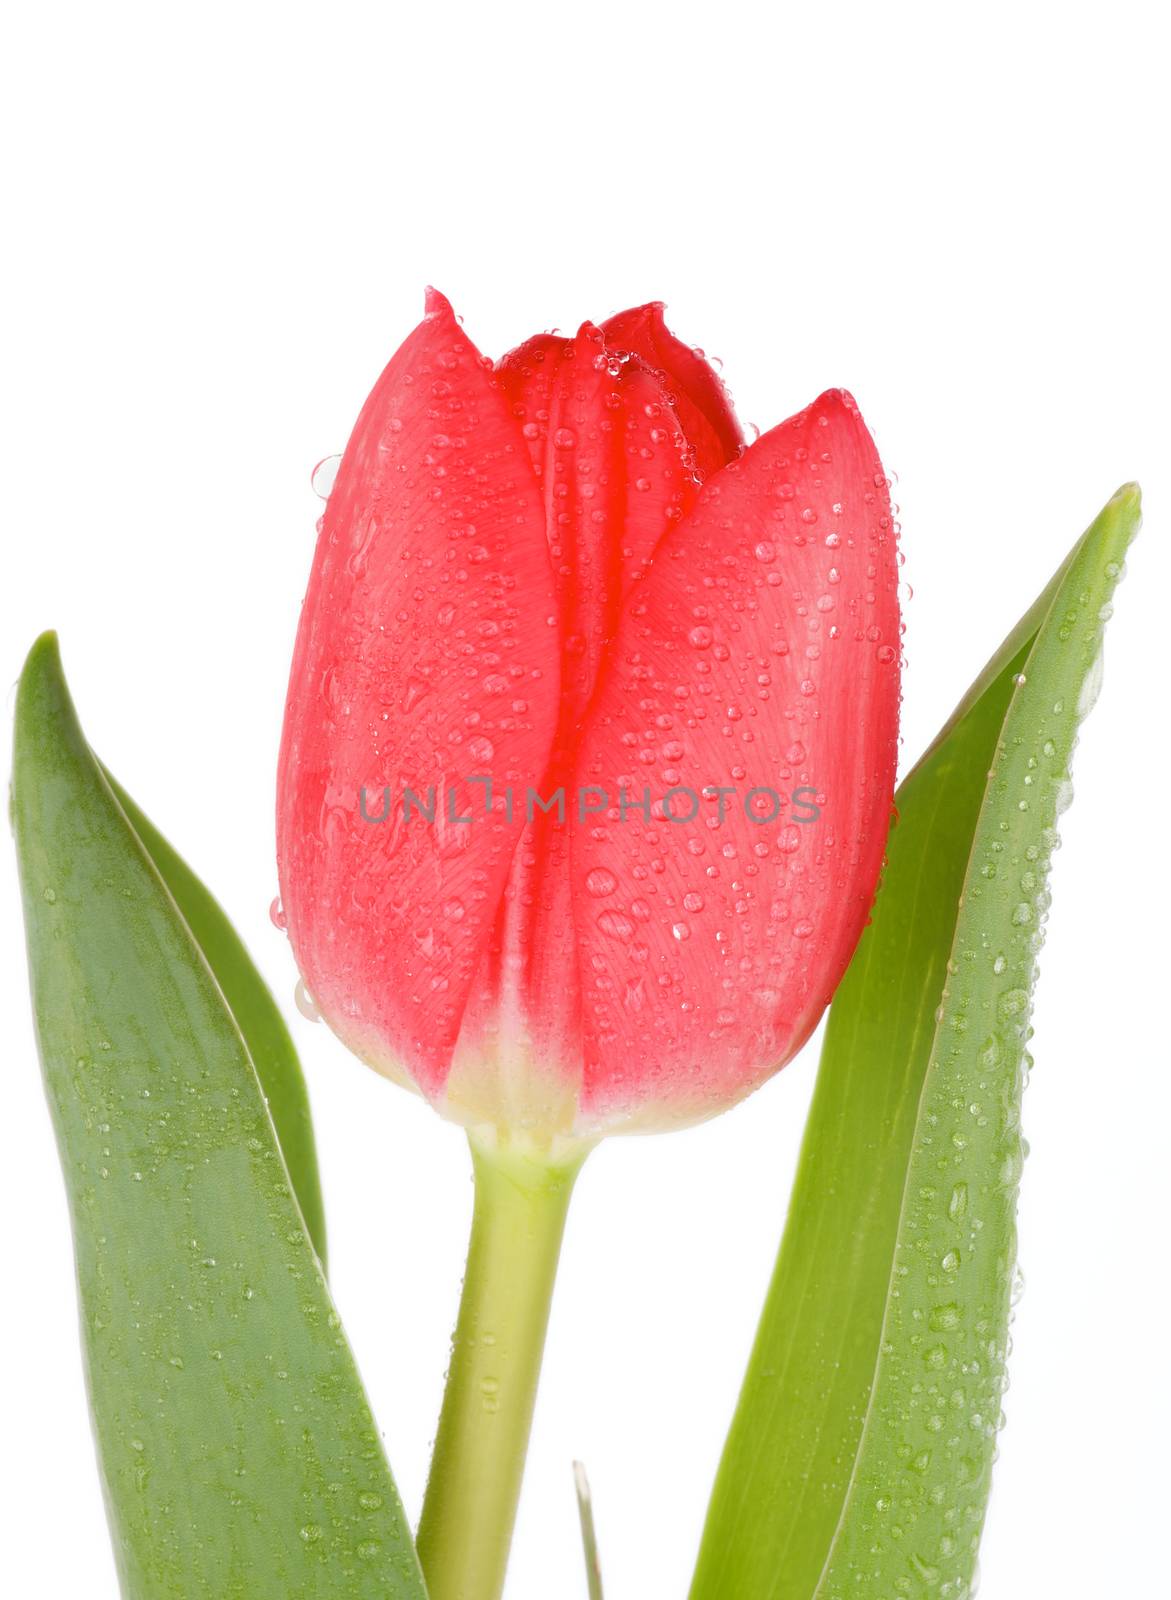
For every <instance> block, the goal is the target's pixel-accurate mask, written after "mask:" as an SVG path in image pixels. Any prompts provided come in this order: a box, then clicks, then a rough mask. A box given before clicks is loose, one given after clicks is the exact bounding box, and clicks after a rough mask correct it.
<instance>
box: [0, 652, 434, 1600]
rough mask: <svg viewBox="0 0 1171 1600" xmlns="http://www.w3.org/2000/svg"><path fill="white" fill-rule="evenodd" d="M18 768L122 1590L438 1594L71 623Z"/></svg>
mask: <svg viewBox="0 0 1171 1600" xmlns="http://www.w3.org/2000/svg"><path fill="white" fill-rule="evenodd" d="M13 774H14V775H13V820H14V826H15V832H16V840H17V851H18V855H19V859H20V872H21V882H22V889H23V896H24V907H25V922H26V929H27V935H28V944H29V959H30V968H31V974H32V991H33V1006H34V1011H35V1015H36V1024H37V1034H38V1040H39V1044H40V1051H41V1060H42V1065H43V1068H44V1075H45V1083H46V1088H47V1092H48V1098H49V1104H50V1109H51V1111H52V1115H53V1120H54V1124H55V1127H56V1132H57V1139H58V1145H59V1148H60V1152H61V1160H62V1167H63V1171H64V1176H65V1182H66V1188H67V1190H68V1195H69V1202H70V1209H71V1213H72V1219H73V1230H74V1241H75V1248H76V1256H77V1273H78V1284H79V1292H80V1302H81V1324H82V1335H83V1344H84V1350H85V1360H86V1368H87V1376H88V1381H89V1391H90V1400H91V1407H92V1412H93V1420H94V1429H95V1434H96V1439H97V1447H98V1457H99V1464H100V1469H101V1475H102V1481H103V1487H104V1490H105V1496H106V1503H107V1509H108V1513H109V1517H110V1523H111V1529H112V1533H113V1542H114V1552H115V1558H116V1561H117V1565H118V1570H119V1575H120V1579H121V1584H122V1592H123V1594H124V1595H125V1596H126V1597H127V1600H245V1597H247V1600H422V1597H423V1595H424V1590H423V1584H422V1580H421V1578H420V1575H419V1569H418V1564H417V1561H416V1558H415V1554H414V1549H413V1546H412V1542H411V1537H410V1533H409V1530H408V1528H407V1526H406V1523H405V1520H404V1517H403V1513H402V1508H401V1505H400V1503H399V1499H398V1495H397V1493H396V1490H395V1486H394V1483H393V1481H392V1479H391V1476H390V1472H389V1469H388V1467H387V1465H386V1461H385V1457H384V1456H383V1453H382V1447H381V1444H380V1441H379V1436H378V1432H377V1428H376V1425H375V1423H374V1421H373V1419H372V1417H371V1414H370V1408H369V1404H368V1402H367V1399H366V1396H365V1394H364V1392H363V1389H362V1385H361V1381H360V1379H359V1377H358V1373H357V1370H356V1368H355V1366H354V1361H353V1357H352V1355H351V1354H350V1350H349V1347H348V1346H347V1344H346V1341H345V1337H344V1335H343V1333H342V1331H341V1328H340V1324H339V1321H338V1317H337V1314H336V1312H335V1310H334V1307H333V1304H332V1301H331V1300H330V1296H329V1291H328V1289H327V1287H326V1284H325V1281H324V1278H323V1275H322V1270H321V1266H320V1262H319V1260H318V1257H317V1255H316V1252H315V1251H314V1249H313V1247H312V1245H311V1243H310V1240H309V1238H308V1236H307V1234H306V1231H305V1226H304V1221H303V1218H302V1212H301V1208H300V1206H299V1205H298V1203H297V1200H296V1197H295V1195H294V1192H293V1189H292V1186H291V1184H290V1181H289V1176H288V1173H287V1171H286V1168H285V1164H284V1162H283V1160H282V1158H281V1152H280V1148H279V1146H278V1143H277V1139H276V1135H275V1132H274V1126H273V1122H272V1119H271V1118H270V1116H269V1113H268V1111H267V1109H266V1107H265V1103H264V1098H263V1095H262V1093H261V1088H260V1084H259V1082H258V1079H257V1075H256V1071H255V1070H254V1067H253V1063H252V1061H251V1060H250V1058H249V1055H248V1052H247V1049H246V1048H245V1045H244V1040H243V1037H242V1035H241V1032H240V1030H239V1029H238V1028H237V1025H236V1022H235V1020H234V1019H233V1016H232V1013H231V1011H230V1010H229V1008H228V1005H227V1004H226V1002H225V998H224V994H223V993H222V992H221V989H220V987H219V985H218V984H217V982H216V981H215V978H214V977H213V975H212V971H211V968H210V967H209V966H208V964H207V963H206V962H205V960H204V958H203V956H202V955H201V953H200V951H199V948H198V946H197V944H196V943H195V940H194V939H193V937H192V933H191V931H190V929H189V928H188V925H187V923H186V922H185V921H184V919H183V917H182V916H181V915H180V913H179V911H178V908H177V906H176V903H175V901H174V900H173V899H172V897H171V894H170V892H169V891H168V889H167V887H166V885H165V884H164V882H163V879H162V877H160V874H159V872H158V871H157V870H156V867H155V865H154V863H153V862H152V860H151V858H150V855H149V854H148V853H147V851H146V850H145V849H144V847H143V845H142V843H141V841H140V839H139V837H138V835H137V834H136V833H135V831H134V830H133V829H132V827H131V825H130V823H129V821H128V819H127V815H126V812H125V811H124V810H123V809H122V807H121V805H120V804H119V803H118V801H117V800H116V798H115V796H114V793H113V791H112V790H111V788H110V786H109V784H108V783H107V781H106V779H105V777H104V775H103V774H102V772H101V769H100V768H99V766H98V764H97V762H96V761H95V760H94V758H93V756H92V754H91V752H90V750H89V748H88V746H87V744H86V742H85V738H84V736H83V734H82V732H81V729H80V727H79V726H78V723H77V719H76V716H75V714H74V711H73V706H72V703H71V701H70V698H69V694H68V691H67V689H66V687H65V682H64V679H63V677H62V674H61V669H60V661H59V657H58V653H57V647H56V641H55V639H54V638H53V637H52V636H51V635H46V636H44V637H43V638H42V639H41V640H39V641H38V643H37V644H36V645H35V646H34V648H33V650H32V652H31V654H30V656H29V659H28V662H27V664H26V666H25V670H24V673H23V675H22V678H21V682H20V687H19V691H18V696H17V708H16V749H15V757H14V767H13ZM18 1314H19V1313H18ZM47 1425H51V1423H49V1424H47Z"/></svg>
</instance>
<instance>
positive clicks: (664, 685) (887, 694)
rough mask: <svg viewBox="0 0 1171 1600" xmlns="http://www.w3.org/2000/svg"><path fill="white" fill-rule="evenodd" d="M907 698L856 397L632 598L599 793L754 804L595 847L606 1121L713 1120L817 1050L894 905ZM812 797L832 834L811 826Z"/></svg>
mask: <svg viewBox="0 0 1171 1600" xmlns="http://www.w3.org/2000/svg"><path fill="white" fill-rule="evenodd" d="M898 703H899V612H898V600H897V578H896V558H895V533H894V528H893V525H892V522H891V511H890V501H889V495H888V491H887V484H886V480H885V478H884V476H883V472H882V466H881V463H880V462H879V459H878V455H877V452H876V450H875V447H874V444H873V442H872V440H871V438H870V436H869V434H868V433H867V431H866V428H865V426H864V425H863V422H862V419H861V417H860V416H859V414H858V411H857V408H856V407H855V405H854V402H853V401H852V400H851V398H850V397H849V396H848V395H846V394H845V393H843V392H842V391H839V390H834V391H830V392H829V393H827V394H824V395H822V396H821V398H820V399H818V400H817V401H815V402H814V404H813V405H812V406H810V407H809V409H808V410H807V411H804V412H802V413H801V414H800V415H799V416H796V417H794V418H792V419H791V420H790V421H789V422H786V423H784V424H782V425H781V426H780V427H778V428H775V429H773V430H772V432H771V433H768V434H766V435H764V437H762V438H761V439H759V440H758V441H757V442H756V443H755V444H754V445H752V446H751V448H750V449H749V450H748V451H747V452H746V454H745V455H744V456H743V457H742V458H741V459H740V460H738V461H735V462H733V463H731V464H730V465H729V466H728V467H726V468H725V469H724V470H723V471H722V472H720V473H719V474H718V475H717V476H716V477H715V478H714V479H712V480H711V481H710V482H709V484H708V485H707V487H706V488H705V489H704V491H703V493H702V494H701V496H700V499H699V503H698V504H697V506H696V508H695V510H694V511H693V512H692V514H691V516H690V518H689V519H688V520H687V521H686V522H685V523H684V524H683V525H682V526H681V527H679V528H677V529H675V530H674V531H673V532H672V533H671V534H670V535H669V536H668V538H667V539H666V540H665V541H664V543H663V545H662V546H661V547H660V549H659V550H658V552H657V553H656V556H655V561H654V565H653V568H652V570H651V572H650V573H649V574H648V576H647V577H646V579H645V580H644V581H643V582H642V583H641V584H640V585H639V586H638V588H637V590H636V591H635V593H634V594H633V595H632V597H631V599H630V601H629V603H628V604H627V606H626V608H625V610H624V613H623V617H622V622H621V625H620V628H619V631H618V637H617V639H616V641H615V643H614V646H613V648H612V652H611V658H610V660H609V662H608V664H607V667H606V670H605V673H604V675H603V679H602V681H601V683H600V685H599V688H598V691H597V694H596V696H595V698H594V701H593V703H592V705H591V709H590V714H589V720H588V723H587V726H586V728H585V730H584V732H583V736H582V740H581V746H580V753H579V759H578V768H577V776H576V779H575V781H576V782H577V783H579V784H581V783H597V784H600V785H601V786H603V787H604V788H606V789H607V790H608V791H609V793H610V795H611V797H612V798H615V800H616V797H617V794H618V792H619V790H620V788H624V789H625V790H626V792H627V794H628V795H629V796H630V797H631V798H632V799H634V800H637V799H638V798H640V797H641V793H642V789H643V786H644V785H648V786H649V787H650V790H651V796H652V799H654V798H657V797H661V796H662V795H663V794H664V793H665V791H667V790H668V789H670V788H672V787H675V786H686V787H690V788H691V789H693V790H695V791H697V792H699V791H703V790H704V789H705V788H707V787H709V786H714V785H724V786H727V787H728V788H730V789H734V790H735V791H736V793H735V795H733V796H726V797H725V799H724V804H725V807H726V815H725V818H724V820H723V822H722V824H718V812H719V805H720V801H719V798H718V797H716V796H715V795H710V796H708V797H706V798H703V799H702V800H701V801H700V803H699V808H698V817H697V820H696V821H695V822H671V821H669V820H665V819H662V818H655V819H654V820H653V821H652V822H651V823H649V824H648V823H647V822H646V821H644V820H643V819H642V818H641V816H640V814H639V813H638V811H636V810H633V809H631V810H630V811H629V813H628V815H627V817H626V820H625V821H621V820H618V819H617V818H616V817H614V816H611V818H610V819H609V820H608V822H607V824H606V826H605V829H604V836H603V837H600V838H599V837H593V836H591V835H590V834H589V833H587V832H586V831H584V830H576V831H575V833H574V837H573V858H572V859H573V865H572V871H573V907H574V912H575V917H576V926H577V933H578V940H579V965H580V971H581V974H582V978H581V981H582V986H583V1008H582V1027H583V1041H584V1083H583V1089H582V1100H583V1107H584V1110H585V1113H586V1115H587V1117H590V1116H592V1117H594V1118H597V1119H600V1118H602V1117H608V1118H611V1119H613V1118H614V1117H621V1116H629V1117H632V1118H637V1117H639V1116H640V1115H641V1116H642V1117H644V1119H645V1118H646V1117H648V1116H650V1117H651V1118H654V1117H656V1116H658V1117H678V1118H680V1119H683V1120H686V1119H690V1118H693V1117H696V1116H702V1115H704V1114H707V1113H708V1112H710V1111H712V1110H716V1109H719V1107H720V1106H721V1105H723V1104H726V1103H727V1102H728V1101H729V1100H730V1099H734V1098H736V1097H738V1096H739V1095H741V1094H743V1093H746V1092H747V1091H748V1090H749V1089H751V1088H752V1087H754V1086H755V1085H756V1084H757V1083H759V1082H760V1081H761V1079H762V1078H763V1077H765V1076H767V1075H768V1074H769V1073H770V1072H772V1071H774V1070H775V1069H776V1068H777V1067H778V1066H780V1065H782V1064H783V1063H784V1061H786V1060H787V1059H788V1058H789V1057H790V1056H791V1055H792V1054H793V1052H794V1051H795V1050H796V1049H797V1048H798V1047H799V1046H800V1044H801V1043H802V1042H803V1041H804V1039H805V1038H806V1037H807V1036H808V1034H809V1033H810V1031H811V1030H812V1028H813V1027H814V1025H815V1023H816V1021H817V1019H818V1017H819V1015H820V1013H821V1011H822V1009H823V1008H824V1006H825V1005H826V1003H827V1001H828V999H829V997H830V995H831V993H832V991H833V989H834V987H835V985H836V983H837V981H838V979H839V978H840V976H841V974H842V972H843V970H844V968H845V966H846V963H847V961H848V960H849V957H850V954H851V952H852V951H853V948H854V945H855V943H856V941H857V938H858V935H859V933H860V932H861V929H862V926H863V923H864V921H865V918H866V915H867V911H868V909H869V906H870V903H871V899H872V896H873V893H874V888H875V884H876V881H877V877H878V872H879V867H880V864H881V860H882V852H883V846H884V841H885V838H886V832H887V825H888V821H889V815H890V807H891V798H892V792H893V785H894V770H895V752H896V738H897V724H898ZM648 758H649V759H648ZM801 786H808V790H809V791H810V793H809V795H808V796H807V797H806V798H809V799H810V801H811V804H812V805H816V806H817V807H819V808H820V814H819V815H818V817H817V819H816V820H815V821H806V822H800V821H798V820H796V818H797V816H798V814H808V809H809V808H808V807H806V808H802V807H801V806H800V805H794V803H793V800H792V798H791V797H792V795H793V792H794V790H797V789H798V788H800V787H801ZM753 788H759V789H762V790H771V791H774V792H775V793H776V794H777V796H778V797H779V800H780V802H781V807H782V809H781V811H780V815H779V817H778V819H777V820H776V821H768V822H761V823H758V822H756V821H750V820H749V818H748V817H747V815H746V814H745V810H744V800H745V797H746V794H747V791H748V790H750V789H753ZM756 801H757V804H759V805H760V806H762V807H763V808H764V809H765V812H766V813H771V812H772V810H773V808H774V803H775V802H774V801H773V799H772V798H771V796H770V795H769V794H761V795H758V796H757V797H756ZM672 804H673V809H674V810H675V811H676V813H677V814H678V815H680V816H686V815H687V814H688V813H689V812H690V810H691V801H690V799H689V798H688V797H686V796H683V795H678V796H675V797H674V800H673V803H672ZM599 887H601V888H603V889H605V891H606V892H605V893H602V894H599V893H598V892H597V890H598V888H599ZM648 1102H649V1107H650V1109H648Z"/></svg>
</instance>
